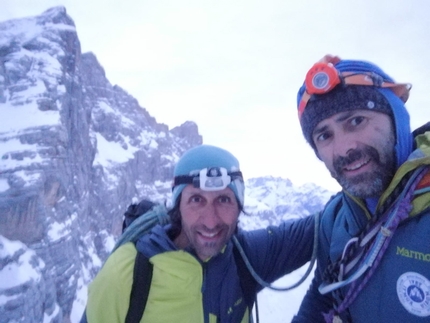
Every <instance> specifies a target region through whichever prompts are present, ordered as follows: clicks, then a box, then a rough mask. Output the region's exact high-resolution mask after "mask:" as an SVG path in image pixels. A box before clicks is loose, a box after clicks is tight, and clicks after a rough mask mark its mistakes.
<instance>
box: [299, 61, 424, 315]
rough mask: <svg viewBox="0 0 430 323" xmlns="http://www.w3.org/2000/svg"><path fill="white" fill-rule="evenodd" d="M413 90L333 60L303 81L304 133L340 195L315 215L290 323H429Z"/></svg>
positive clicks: (366, 66)
mask: <svg viewBox="0 0 430 323" xmlns="http://www.w3.org/2000/svg"><path fill="white" fill-rule="evenodd" d="M410 88H411V86H410V84H400V83H395V82H394V80H393V79H392V78H391V77H390V76H388V75H387V74H386V73H385V72H384V71H382V70H381V69H380V68H379V67H378V66H376V65H374V64H372V63H370V62H366V61H357V60H341V59H340V58H339V57H336V56H330V55H327V56H325V57H324V58H323V59H322V60H321V61H319V62H318V63H316V64H315V65H314V66H313V67H312V68H311V69H310V70H309V72H308V74H307V75H306V79H305V82H304V84H303V86H302V87H301V88H300V90H299V93H298V99H297V103H298V112H299V119H300V124H301V127H302V131H303V134H304V137H305V138H306V140H307V142H308V143H309V144H310V145H311V147H312V148H313V149H314V151H315V153H316V155H317V157H318V158H319V159H321V160H322V161H323V162H324V164H325V165H326V167H327V169H328V170H329V171H330V174H331V175H332V176H333V177H334V178H335V179H336V180H337V181H338V183H339V184H340V185H341V186H342V192H340V193H338V194H337V195H336V196H334V197H333V198H332V199H331V200H330V201H329V202H328V203H327V205H326V207H325V209H324V211H323V212H322V215H321V226H320V231H319V238H318V243H319V246H318V261H317V263H318V265H317V269H316V271H315V276H314V279H313V281H312V284H311V287H310V289H309V290H308V292H307V294H306V296H305V298H304V300H303V302H302V304H301V307H300V309H299V312H298V314H297V315H296V316H295V318H293V322H354V323H372V322H374V323H393V322H402V323H403V322H408V323H411V322H422V323H423V322H430V209H429V206H430V193H429V192H430V190H429V188H430V175H429V164H430V132H426V130H430V127H429V124H427V125H424V126H423V127H421V128H420V129H417V130H416V131H414V132H413V133H411V130H410V123H409V114H408V112H407V110H406V108H405V102H406V100H407V98H408V95H409V90H410Z"/></svg>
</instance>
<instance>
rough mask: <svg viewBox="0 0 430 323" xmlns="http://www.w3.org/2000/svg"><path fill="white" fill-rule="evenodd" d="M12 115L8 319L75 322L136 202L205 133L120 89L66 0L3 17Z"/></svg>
mask: <svg viewBox="0 0 430 323" xmlns="http://www.w3.org/2000/svg"><path fill="white" fill-rule="evenodd" d="M0 119H1V121H0V322H70V321H73V319H72V318H73V316H74V315H75V316H77V315H80V313H78V312H79V311H80V310H81V309H82V308H83V306H84V304H82V299H81V298H80V297H79V294H80V293H84V292H85V286H86V284H87V283H88V281H89V280H91V279H92V278H93V276H94V274H95V273H96V272H97V271H98V269H99V268H100V266H101V263H102V260H103V259H104V258H105V257H106V255H107V254H108V252H109V250H110V247H111V246H112V243H113V237H115V236H116V235H117V234H118V233H119V232H120V229H121V221H122V213H123V212H124V210H125V209H126V208H127V206H128V204H130V202H132V200H133V199H135V200H136V199H139V198H141V197H150V198H152V199H153V200H160V201H161V200H162V199H163V198H165V197H166V195H167V194H168V193H169V189H170V180H171V176H172V170H173V168H172V167H173V164H174V162H175V161H176V160H177V159H178V156H180V155H181V154H182V152H184V151H185V150H187V149H189V148H190V147H192V146H195V145H199V144H201V143H202V138H201V136H200V135H199V133H198V129H197V125H195V124H194V123H192V122H186V123H184V124H183V125H182V126H181V127H178V128H175V129H172V130H169V128H168V127H167V126H166V125H163V124H158V123H157V122H156V120H155V119H154V118H153V117H151V116H150V115H149V113H148V112H147V111H146V110H145V109H144V108H142V107H140V106H139V103H138V102H137V101H136V99H134V98H133V97H131V96H130V95H129V94H127V92H126V91H125V90H123V89H121V88H120V87H119V86H116V85H115V86H113V85H111V84H110V83H109V81H108V80H107V79H106V76H105V72H104V70H103V67H102V66H101V65H100V63H99V62H98V61H97V58H96V56H95V55H94V54H92V53H85V54H83V53H81V49H80V44H79V39H78V35H77V33H76V29H75V25H74V22H73V20H72V19H71V18H70V17H69V16H68V15H67V13H66V10H65V8H63V7H56V8H52V9H50V10H47V11H46V12H44V13H43V14H41V15H40V16H37V17H31V18H25V19H19V20H11V21H6V22H3V23H0ZM154 183H155V185H154Z"/></svg>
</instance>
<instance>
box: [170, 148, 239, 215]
mask: <svg viewBox="0 0 430 323" xmlns="http://www.w3.org/2000/svg"><path fill="white" fill-rule="evenodd" d="M212 167H222V168H225V169H226V170H227V172H228V174H230V173H239V174H240V176H231V177H232V178H231V182H230V183H229V184H228V185H227V187H229V188H230V189H231V190H232V191H233V192H234V195H235V196H236V198H237V201H238V203H239V206H240V208H243V203H244V192H245V186H244V183H243V178H242V176H241V173H240V168H239V161H238V160H237V158H236V157H234V156H233V155H232V154H231V153H230V152H228V151H227V150H224V149H222V148H218V147H215V146H210V145H201V146H197V147H194V148H191V149H190V150H188V151H187V152H185V154H184V155H182V157H181V158H180V159H179V161H178V163H177V164H176V166H175V169H174V172H173V176H174V177H175V179H176V178H178V177H181V176H184V175H185V176H188V175H192V176H194V175H198V174H199V171H201V170H202V169H205V168H208V169H210V168H212ZM186 185H187V184H179V185H175V186H173V192H172V205H173V206H175V205H176V203H177V199H178V197H179V195H180V194H181V193H182V190H183V189H184V188H185V186H186Z"/></svg>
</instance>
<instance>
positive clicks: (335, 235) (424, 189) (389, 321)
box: [293, 140, 430, 323]
mask: <svg viewBox="0 0 430 323" xmlns="http://www.w3.org/2000/svg"><path fill="white" fill-rule="evenodd" d="M425 141H427V140H425ZM419 147H420V148H419V149H418V150H416V151H415V152H414V153H413V154H412V155H411V156H410V158H409V159H408V161H407V162H406V163H405V164H404V165H402V167H400V168H399V170H398V171H397V173H396V176H395V177H394V179H393V181H392V183H391V185H390V186H389V187H388V189H387V191H386V192H385V193H384V194H383V195H382V198H381V199H384V198H385V199H386V200H388V199H389V197H390V196H393V195H394V193H393V192H395V191H397V192H399V191H401V190H404V186H403V184H402V181H401V179H402V178H403V177H404V176H405V175H406V174H407V173H410V172H416V171H417V170H416V169H417V168H418V167H419V166H424V167H425V166H426V165H429V164H430V157H429V156H430V149H429V146H428V145H427V144H425V145H422V146H420V145H419ZM427 167H428V166H427ZM420 184H422V185H420V186H419V187H417V188H416V189H415V191H414V195H413V202H412V204H410V205H409V216H408V217H407V218H406V220H403V221H402V222H401V223H400V224H399V226H398V227H397V229H396V230H395V232H394V235H393V238H392V240H391V241H390V243H389V245H388V248H387V249H386V251H385V253H384V254H383V256H382V260H381V262H380V263H379V265H378V267H377V268H376V270H375V272H374V273H373V274H372V276H371V277H370V279H369V281H368V282H367V283H366V284H365V285H364V287H363V288H362V289H361V291H359V293H358V295H357V297H356V299H355V300H354V301H353V302H352V304H351V305H350V307H349V308H348V310H347V311H345V312H343V313H342V314H341V315H340V318H341V319H342V322H354V323H394V322H402V323H403V322H408V323H412V322H417V323H418V322H419V323H424V322H430V209H429V206H430V193H429V186H430V173H429V172H428V170H427V174H426V175H425V176H424V178H423V179H422V180H421V182H420ZM399 189H400V190H399ZM398 194H399V193H397V195H395V196H399V195H398ZM398 203H399V200H395V201H394V202H393V203H392V204H391V205H394V206H396V205H397V204H398ZM380 204H381V201H380ZM370 217H371V215H370V213H369V212H368V211H367V209H366V208H365V207H364V203H363V202H362V201H359V200H357V199H354V198H352V197H351V196H348V195H347V194H345V193H338V194H337V195H336V196H335V197H334V198H333V199H332V200H331V201H330V202H329V203H328V204H327V205H326V208H325V210H324V211H323V212H322V216H321V226H320V232H319V239H318V243H319V246H318V247H319V249H318V261H317V263H318V265H317V269H316V271H315V276H314V279H313V281H312V284H311V287H310V289H309V290H308V292H307V294H306V296H305V298H304V300H303V302H302V305H301V307H300V310H299V313H298V314H297V315H296V316H295V318H294V319H293V322H295V323H297V322H325V320H324V318H323V316H322V314H321V313H323V312H325V313H327V312H328V311H329V310H331V309H332V308H333V304H339V301H337V300H336V299H335V297H334V295H333V294H330V293H328V294H325V295H322V294H321V293H320V292H319V291H318V287H320V286H321V284H322V283H323V281H324V273H325V271H326V268H327V267H328V266H329V265H330V264H332V263H334V262H335V261H336V260H337V259H338V258H339V257H340V256H341V255H342V252H343V249H344V247H345V245H346V243H347V242H348V241H349V240H350V239H351V238H352V237H355V236H357V235H358V234H359V233H360V232H361V231H362V230H363V229H364V227H365V226H366V224H367V222H368V219H369V218H370ZM355 268H357V265H356V266H355ZM353 272H354V270H353ZM358 282H360V280H358ZM350 286H351V285H346V286H345V287H342V289H341V295H342V297H345V295H346V294H347V292H348V290H349V288H350Z"/></svg>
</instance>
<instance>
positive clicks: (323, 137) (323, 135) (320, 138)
mask: <svg viewBox="0 0 430 323" xmlns="http://www.w3.org/2000/svg"><path fill="white" fill-rule="evenodd" d="M329 138H330V134H329V133H328V132H323V133H320V134H319V135H317V136H316V137H315V141H324V140H327V139H329Z"/></svg>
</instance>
